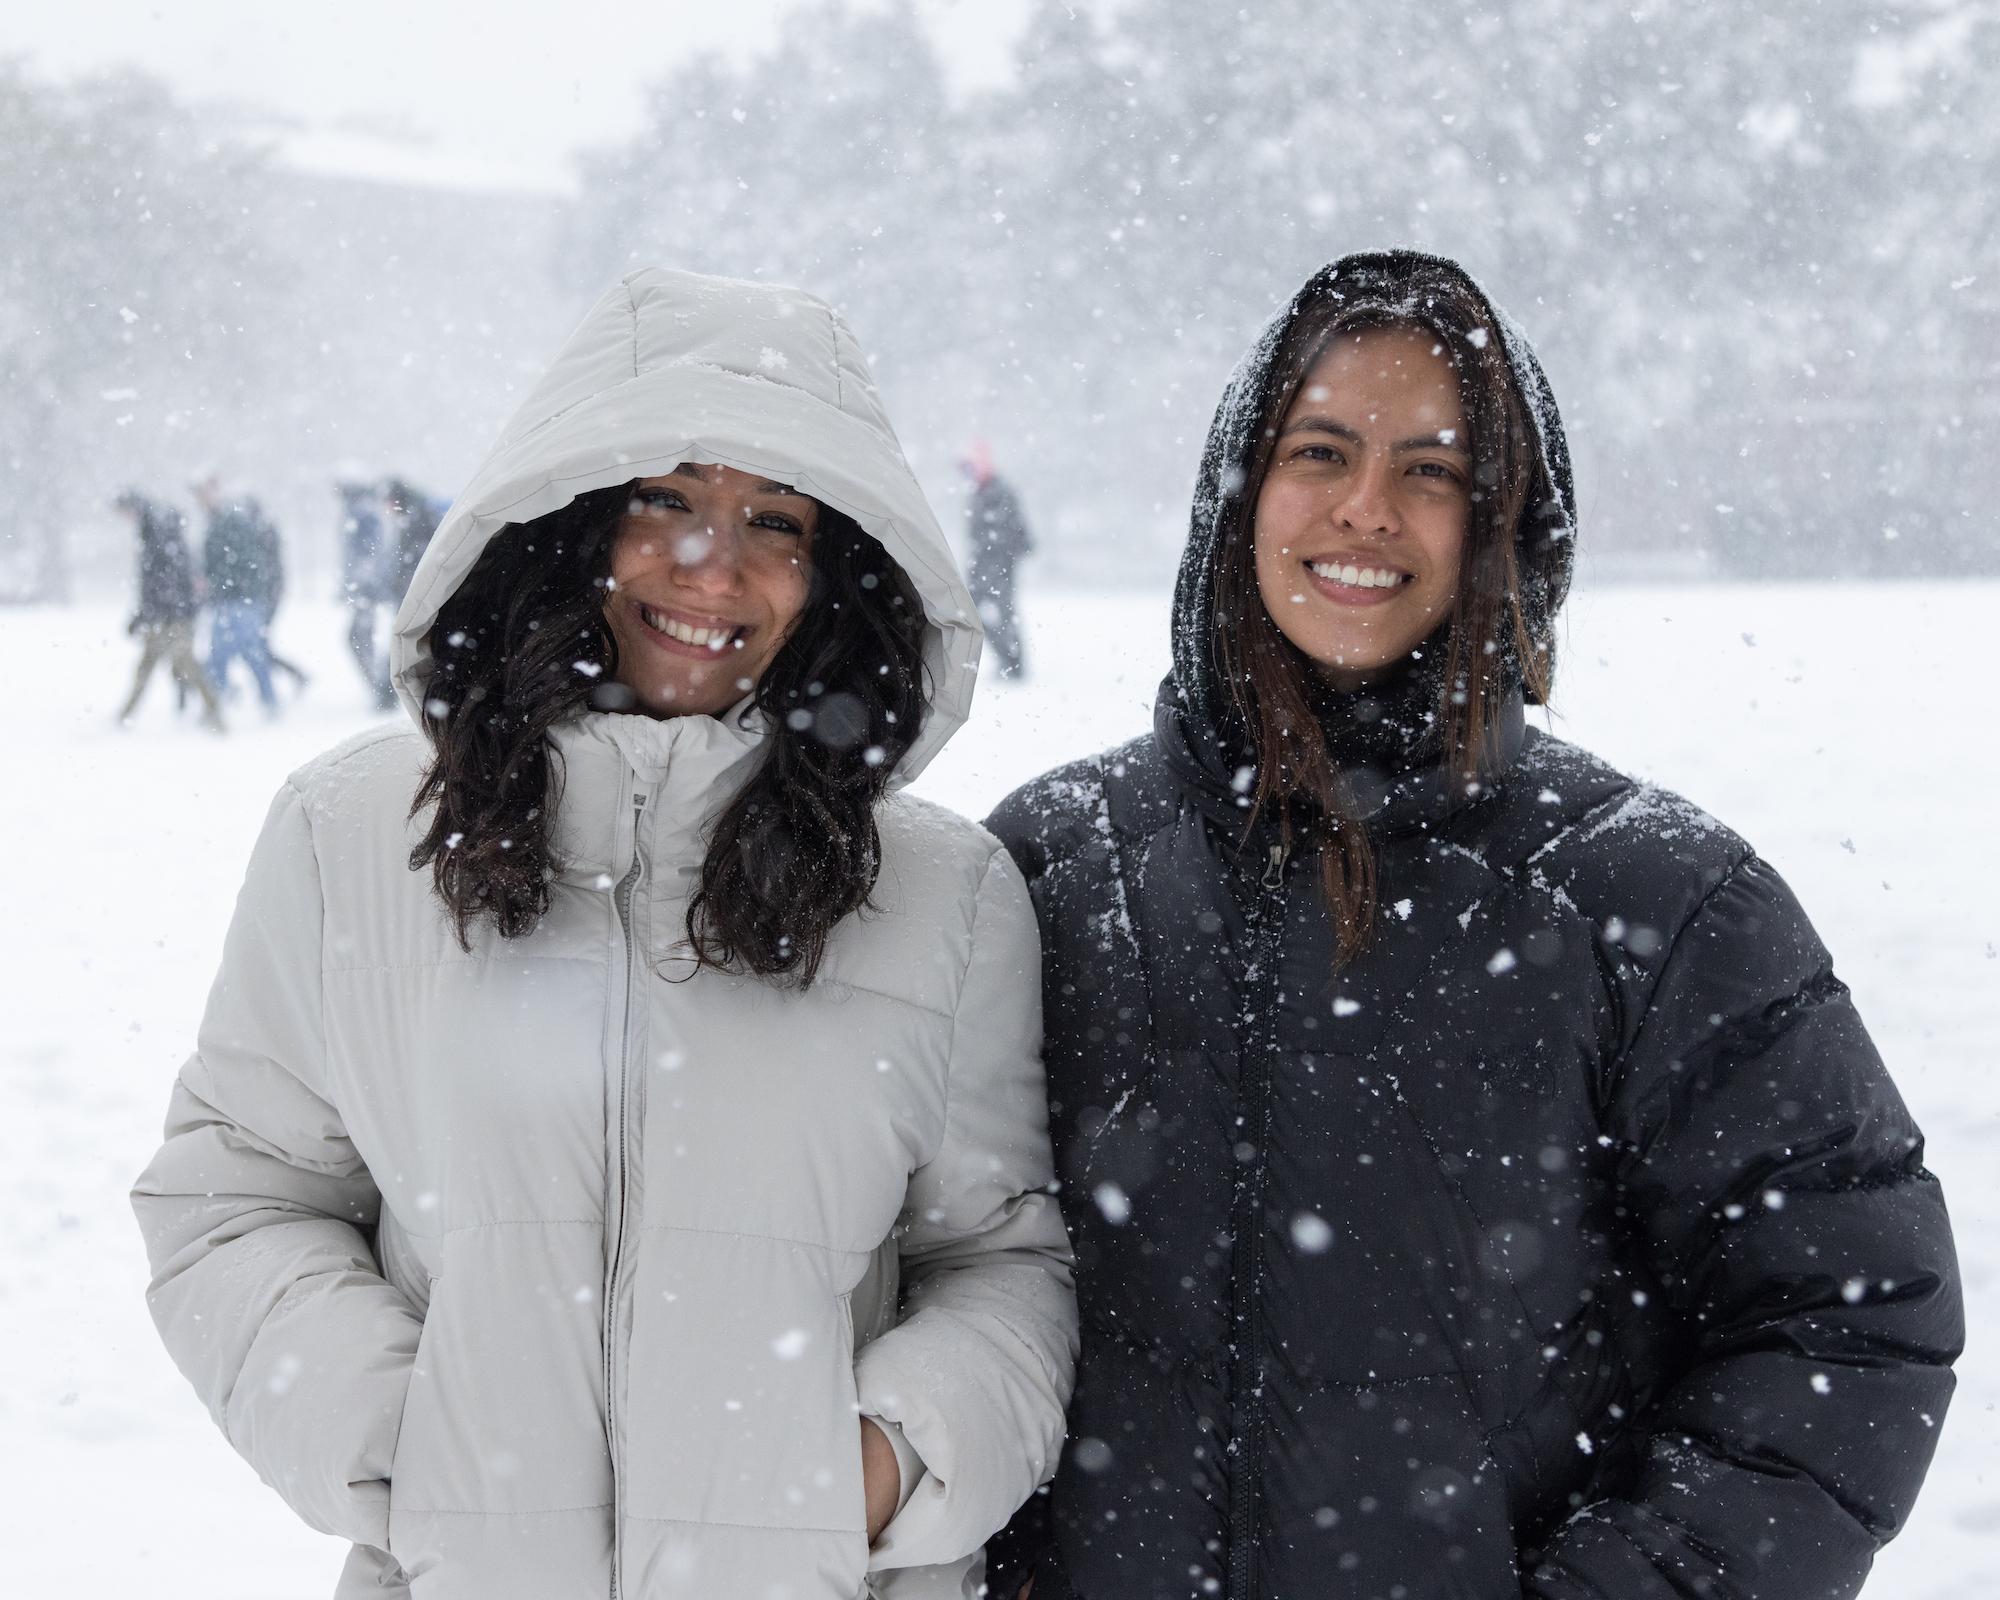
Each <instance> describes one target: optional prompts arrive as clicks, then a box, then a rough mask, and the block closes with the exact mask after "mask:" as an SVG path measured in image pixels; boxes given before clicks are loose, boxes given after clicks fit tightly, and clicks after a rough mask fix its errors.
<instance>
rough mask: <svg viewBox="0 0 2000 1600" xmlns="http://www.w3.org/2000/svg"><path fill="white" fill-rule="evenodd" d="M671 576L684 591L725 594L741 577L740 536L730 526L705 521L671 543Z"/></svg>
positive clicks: (741, 543) (741, 545)
mask: <svg viewBox="0 0 2000 1600" xmlns="http://www.w3.org/2000/svg"><path fill="white" fill-rule="evenodd" d="M673 556H674V576H675V578H676V579H677V580H678V581H679V582H680V584H681V585H682V587H683V588H687V589H695V590H699V591H701V592H703V593H708V594H728V593H730V592H731V591H733V590H734V589H735V588H736V586H737V585H738V583H740V582H741V580H742V576H743V537H742V535H741V533H739V532H738V531H737V530H736V529H734V528H731V527H727V526H725V527H717V526H715V524H714V523H712V522H705V523H703V524H702V525H701V526H700V527H698V528H690V529H689V530H688V531H687V532H685V533H683V534H681V535H680V536H679V537H677V538H676V539H675V540H674V550H673Z"/></svg>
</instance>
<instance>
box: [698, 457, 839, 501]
mask: <svg viewBox="0 0 2000 1600" xmlns="http://www.w3.org/2000/svg"><path fill="white" fill-rule="evenodd" d="M674 472H675V474H676V475H678V476H681V477H688V478H701V468H700V467H698V466H697V465H695V463H694V462H692V461H683V462H682V463H681V464H680V465H679V466H677V467H675V468H674ZM703 481H704V482H706V481H707V480H705V479H703ZM750 487H751V488H752V489H753V490H755V491H756V492H757V493H758V494H789V495H798V498H799V499H801V500H803V499H805V498H806V496H805V495H803V494H800V493H799V491H798V490H797V489H794V488H793V487H792V486H791V485H790V484H789V483H779V482H777V481H775V480H774V479H771V478H757V479H755V480H753V481H752V483H751V485H750Z"/></svg>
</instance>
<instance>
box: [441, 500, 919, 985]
mask: <svg viewBox="0 0 2000 1600" xmlns="http://www.w3.org/2000/svg"><path fill="white" fill-rule="evenodd" d="M631 496H632V486H631V485H630V484H620V485H617V486H616V487H613V488H608V489H598V490H593V491H591V492H589V493H587V494H583V495H579V496H578V497H577V498H576V499H575V500H573V501H571V502H570V503H569V504H568V505H566V506H563V507H561V508H560V509H558V510H556V511H551V512H549V513H548V514H547V515H546V516H542V517H537V518H536V519H535V520H534V521H532V522H527V523H522V524H519V525H516V526H512V527H508V528H504V529H502V530H501V531H500V532H499V533H498V534H496V535H495V536H494V537H493V540H492V542H491V543H489V544H488V545H487V547H486V549H485V551H484V552H483V553H482V554H481V556H480V558H479V560H478V562H477V563H476V564H475V565H474V567H473V569H472V571H471V573H470V574H468V575H467V577H466V579H465V581H464V583H462V584H461V585H460V586H459V588H458V590H457V591H456V592H455V593H454V594H453V595H452V596H451V598H450V599H449V600H447V601H446V602H445V604H444V606H443V607H442V608H441V609H440V610H439V612H438V617H437V621H436V623H435V624H433V626H432V628H431V634H430V645H431V654H432V659H433V661H434V662H435V663H436V665H435V669H434V670H433V672H432V674H431V676H430V678H429V680H428V681H427V683H426V684H425V688H424V694H425V719H424V727H425V731H426V732H427V733H428V734H429V735H430V740H431V745H432V749H433V757H432V761H431V764H430V766H429V767H428V768H427V769H426V771H425V773H424V778H423V782H422V784H421V785H420V786H419V788H418V790H417V795H416V799H415V801H414V802H413V804H412V806H411V815H412V816H417V815H419V814H420V813H422V812H423V811H424V810H425V808H426V807H429V808H430V813H429V816H428V818H427V819H426V821H425V825H424V834H423V837H422V839H421V840H420V841H419V842H418V844H417V845H416V847H415V848H414V849H413V850H412V851H411V852H410V866H411V867H412V869H419V870H420V869H422V868H425V867H428V868H430V871H431V879H432V884H433V886H434V888H435V890H436V893H437V897H438V899H439V901H440V902H442V904H443V906H444V908H445V911H446V912H447V914H448V915H449V916H450V918H451V920H452V925H453V927H454V929H455V930H456V932H457V934H458V939H459V943H460V944H461V945H464V946H466V947H467V948H470V941H471V930H472V927H473V925H474V924H475V923H477V922H480V921H490V922H491V923H492V925H493V927H494V930H495V931H496V932H497V933H498V934H499V935H500V936H501V937H502V938H505V939H515V938H520V937H522V936H524V935H526V934H529V933H532V932H533V931H534V929H535V928H536V926H537V925H538V924H539V923H540V921H541V919H542V916H543V915H544V914H545V913H546V912H547V910H548V907H549V884H550V882H551V880H552V879H553V877H554V875H555V872H556V870H557V869H558V868H559V867H560V866H561V863H560V862H558V861H556V860H554V859H553V855H552V851H551V848H550V821H551V818H552V815H553V812H554V810H555V808H556V806H557V805H558V804H560V801H561V773H560V770H559V764H558V762H557V761H556V760H554V759H553V753H554V747H553V746H552V745H551V744H550V742H549V739H548V734H549V732H550V730H551V729H552V728H554V727H555V726H556V724H558V723H560V722H562V721H564V720H566V719H568V718H570V717H573V716H576V715H579V714H580V713H582V712H584V711H585V710H587V709H589V707H590V705H591V703H592V698H593V692H594V691H595V690H596V689H597V687H598V686H599V685H602V684H605V683H609V682H610V681H611V680H612V679H613V677H614V676H615V675H616V673H617V670H618V646H617V641H616V639H615V638H614V637H613V636H612V632H611V627H610V624H609V623H608V622H607V621H606V620H605V616H604V599H605V595H606V593H607V582H608V580H609V578H610V574H611V547H612V543H613V541H614V540H615V538H616V537H617V533H618V527H619V523H620V520H621V519H622V518H623V516H624V515H625V512H626V508H627V506H628V505H629V504H630V501H631ZM924 628H925V623H924V613H923V604H922V602H921V601H920V600H919V599H918V597H917V594H916V591H915V590H914V589H913V588H912V587H911V586H910V582H909V580H908V578H907V577H905V576H904V574H903V572H902V570H901V569H900V568H899V567H898V566H897V565H896V564H895V562H894V561H892V560H891V559H890V558H889V555H888V552H887V551H885V550H884V549H883V548H882V546H881V545H880V544H878V543H877V542H876V541H875V540H874V539H872V538H870V537H869V536H868V534H867V533H865V532H864V531H863V530H862V529H861V528H860V527H859V525H857V524H856V523H855V522H854V521H853V520H852V519H850V518H848V517H846V516H844V515H842V514H841V513H839V512H837V511H835V510H833V508H832V507H830V506H822V507H821V508H820V518H819V531H818V534H817V536H816V537H815V538H814V540H813V544H812V588H811V591H810V594H809V596H808V599H807V601H806V605H805V609H804V610H803V611H802V612H801V613H800V615H799V619H798V621H797V622H796V623H795V624H794V625H793V628H792V631H791V633H790V634H789V635H788V636H787V638H786V640H785V642H784V644H783V646H782V647H781V648H780V649H779V651H778V653H777V655H776V656H775V657H773V658H772V661H771V664H770V666H768V667H767V668H766V669H765V671H764V675H763V677H762V678H760V679H759V680H758V683H757V687H756V689H755V691H754V699H753V704H752V707H751V708H750V709H749V711H748V713H747V714H748V715H751V716H761V717H762V718H763V720H764V721H765V723H766V725H767V728H768V731H767V733H766V735H765V748H764V751H763V753H762V755H761V756H760V758H759V759H758V762H757V766H756V768H755V770H754V771H753V772H752V774H751V776H750V778H749V780H748V781H747V782H746V783H745V784H744V785H743V787H742V789H741V790H740V791H739V792H738V793H737V794H736V795H735V796H734V797H733V798H732V799H731V800H730V801H729V803H728V804H727V805H726V806H725V807H724V808H723V810H722V813H721V815H720V816H719V817H718V818H717V819H716V822H715V824H714V826H713V828H712V829H711V831H710V837H709V842H708V849H707V853H706V855H705V856H704V858H703V861H702V866H701V875H700V881H699V883H698V885H697V888H696V891H695V894H694V897H693V899H692V901H691V902H690V903H689V906H688V912H687V935H688V941H689V944H690V946H691V947H692V949H693V952H694V954H695V957H696V959H697V961H698V962H699V964H700V965H701V966H706V967H713V968H716V969H718V970H722V971H734V972H751V973H755V974H757V975H759V976H761V977H769V978H776V979H780V980H783V981H786V982H789V983H791V984H794V985H795V986H797V987H799V988H804V987H806V986H807V985H808V984H810V983H811V982H812V980H813V977H814V975H815V974H816V973H817V972H818V970H819V965H820V961H821V958H822V957H823V956H824V954H825V952H826V943H827V939H828V937H829V935H830V934H831V933H832V931H833V929H834V926H835V925H836V924H837V923H838V922H839V921H840V920H841V918H843V917H845V916H847V915H848V914H849V913H850V912H853V911H856V910H859V909H860V908H861V907H862V906H864V905H865V904H866V903H867V900H868V896H869V894H870V893H871V892H872V891H873V889H874V887H875V880H876V877H877V875H878V874H879V872H880V870H881V864H882V845H881V836H880V834H879V832H878V831H877V828H876V822H875V806H876V803H877V802H878V801H879V800H880V799H881V798H882V796H883V794H884V793H885V792H886V791H887V788H888V784H889V780H890V778H891V776H892V775H893V774H894V772H895V770H896V765H897V763H898V762H899V761H900V760H901V759H902V757H903V755H904V753H905V752H906V751H908V749H909V748H910V746H911V745H912V744H913V743H915V741H916V739H917V736H918V734H919V733H920V732H921V731H922V728H923V725H924V718H925V716H926V714H927V712H928V710H929V694H928V685H927V682H926V674H925V670H924V665H923V641H924Z"/></svg>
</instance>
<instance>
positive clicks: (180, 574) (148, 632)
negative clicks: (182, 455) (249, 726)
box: [112, 489, 223, 733]
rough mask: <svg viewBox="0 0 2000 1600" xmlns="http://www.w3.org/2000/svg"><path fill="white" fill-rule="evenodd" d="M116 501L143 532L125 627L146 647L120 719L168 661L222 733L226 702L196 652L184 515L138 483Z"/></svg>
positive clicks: (209, 723) (205, 721)
mask: <svg viewBox="0 0 2000 1600" xmlns="http://www.w3.org/2000/svg"><path fill="white" fill-rule="evenodd" d="M112 504H113V505H115V506H116V507H117V508H118V509H119V510H120V511H122V512H124V513H125V515H126V516H128V517H130V518H131V519H132V522H133V525H134V527H135V528H136V529H137V531H138V534H139V609H138V610H137V611H136V612H134V613H133V616H132V620H131V622H129V623H128V624H127V625H126V629H125V631H126V632H127V633H131V634H135V635H137V636H138V638H139V640H140V642H141V646H142V648H141V649H140V651H139V665H138V667H137V669H136V670H135V671H134V672H133V674H132V692H131V693H130V694H129V695H127V696H126V697H125V705H124V708H123V709H122V710H120V711H119V713H118V721H119V722H120V723H121V724H122V723H126V722H129V721H131V719H132V713H133V712H135V711H137V710H138V709H139V700H140V698H141V697H142V696H143V695H144V694H145V692H146V685H147V684H148V683H150V682H151V681H152V677H153V668H154V667H156V666H158V665H159V664H160V662H162V661H165V662H166V663H167V665H168V667H169V669H170V670H171V671H172V672H173V675H174V682H175V683H177V684H178V685H179V686H180V688H181V691H182V693H183V694H185V693H186V692H187V691H188V690H190V689H191V690H193V691H194V692H195V693H196V694H198V695H200V696H201V703H202V718H201V720H202V726H203V727H205V728H209V729H211V730H212V731H214V732H216V733H220V732H222V731H223V730H222V707H221V706H220V705H219V704H218V703H217V702H216V698H215V688H214V686H213V685H212V684H210V683H209V681H208V674H206V673H205V672H203V671H202V670H201V663H200V662H199V661H197V660H196V659H195V654H194V618H195V611H196V609H197V601H196V597H195V586H194V558H193V556H192V555H190V554H189V552H188V546H187V539H186V538H185V536H184V535H183V532H182V530H183V529H184V527H185V526H186V524H185V521H184V519H183V518H182V516H181V514H180V512H178V511H177V510H175V509H174V508H173V507H172V506H170V505H164V504H160V503H158V502H155V501H152V500H149V499H147V498H146V496H144V495H143V494H141V493H139V491H138V490H137V489H127V490H126V491H125V492H124V493H123V494H121V495H120V496H119V497H118V498H117V499H116V500H114V501H113V502H112Z"/></svg>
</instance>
